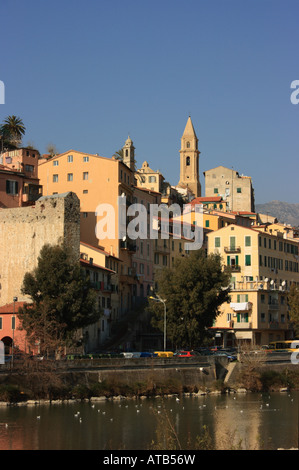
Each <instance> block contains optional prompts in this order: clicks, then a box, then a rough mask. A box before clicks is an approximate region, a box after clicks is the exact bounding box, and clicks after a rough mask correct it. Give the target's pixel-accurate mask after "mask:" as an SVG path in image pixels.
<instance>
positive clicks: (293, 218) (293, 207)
mask: <svg viewBox="0 0 299 470" xmlns="http://www.w3.org/2000/svg"><path fill="white" fill-rule="evenodd" d="M255 210H256V212H260V213H261V214H269V215H272V216H273V217H277V219H278V221H279V222H282V223H286V224H291V225H293V226H295V227H299V204H298V203H296V204H292V203H289V202H282V201H270V202H266V203H265V204H256V205H255Z"/></svg>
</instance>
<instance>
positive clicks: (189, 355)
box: [174, 351, 199, 357]
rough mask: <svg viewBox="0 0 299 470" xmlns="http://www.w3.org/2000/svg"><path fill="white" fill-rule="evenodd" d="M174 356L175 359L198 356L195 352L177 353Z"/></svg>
mask: <svg viewBox="0 0 299 470" xmlns="http://www.w3.org/2000/svg"><path fill="white" fill-rule="evenodd" d="M174 355H175V357H194V356H199V353H198V352H197V351H177V352H176V353H175V354H174Z"/></svg>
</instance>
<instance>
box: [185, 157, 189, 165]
mask: <svg viewBox="0 0 299 470" xmlns="http://www.w3.org/2000/svg"><path fill="white" fill-rule="evenodd" d="M186 165H187V166H190V157H186Z"/></svg>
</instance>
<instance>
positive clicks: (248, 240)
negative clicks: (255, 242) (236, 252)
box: [245, 236, 251, 246]
mask: <svg viewBox="0 0 299 470" xmlns="http://www.w3.org/2000/svg"><path fill="white" fill-rule="evenodd" d="M245 246H251V237H250V236H248V237H247V236H246V237H245Z"/></svg>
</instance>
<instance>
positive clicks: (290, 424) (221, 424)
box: [0, 392, 299, 450]
mask: <svg viewBox="0 0 299 470" xmlns="http://www.w3.org/2000/svg"><path fill="white" fill-rule="evenodd" d="M298 399H299V392H291V393H271V394H258V393H256V394H255V393H238V394H229V395H204V396H199V397H194V396H191V397H189V396H188V397H187V396H184V397H181V398H180V400H179V401H178V400H176V397H168V398H164V399H163V400H162V399H161V398H159V397H157V398H150V399H148V398H147V399H142V400H135V399H123V400H121V401H110V400H107V401H104V402H96V403H92V402H82V403H81V402H78V403H62V404H50V405H49V404H38V405H30V406H29V405H26V406H24V405H22V406H8V407H6V406H5V407H3V406H2V407H1V408H0V449H1V450H140V449H142V450H149V449H151V443H153V442H155V443H157V442H159V443H160V444H159V445H160V449H163V448H164V447H163V442H162V441H163V437H162V438H161V434H160V435H159V437H158V435H157V431H158V432H159V431H160V432H161V430H162V429H163V428H164V429H165V428H166V427H167V422H169V423H170V424H171V425H173V426H174V429H175V431H176V433H177V436H178V442H179V443H180V446H181V448H182V449H190V448H192V444H191V447H190V442H194V439H195V437H196V436H198V435H200V434H201V433H202V431H203V426H206V427H207V429H208V431H209V435H210V436H211V437H212V439H213V443H214V446H215V447H214V448H215V449H227V450H230V449H233V448H235V449H236V448H237V449H243V450H258V449H264V450H272V449H277V448H286V449H289V448H294V447H295V448H297V447H298ZM160 419H162V421H160ZM161 422H162V423H163V424H162V427H161ZM159 423H160V424H159ZM161 439H162V440H161ZM188 442H189V444H188ZM188 446H189V447H188Z"/></svg>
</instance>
